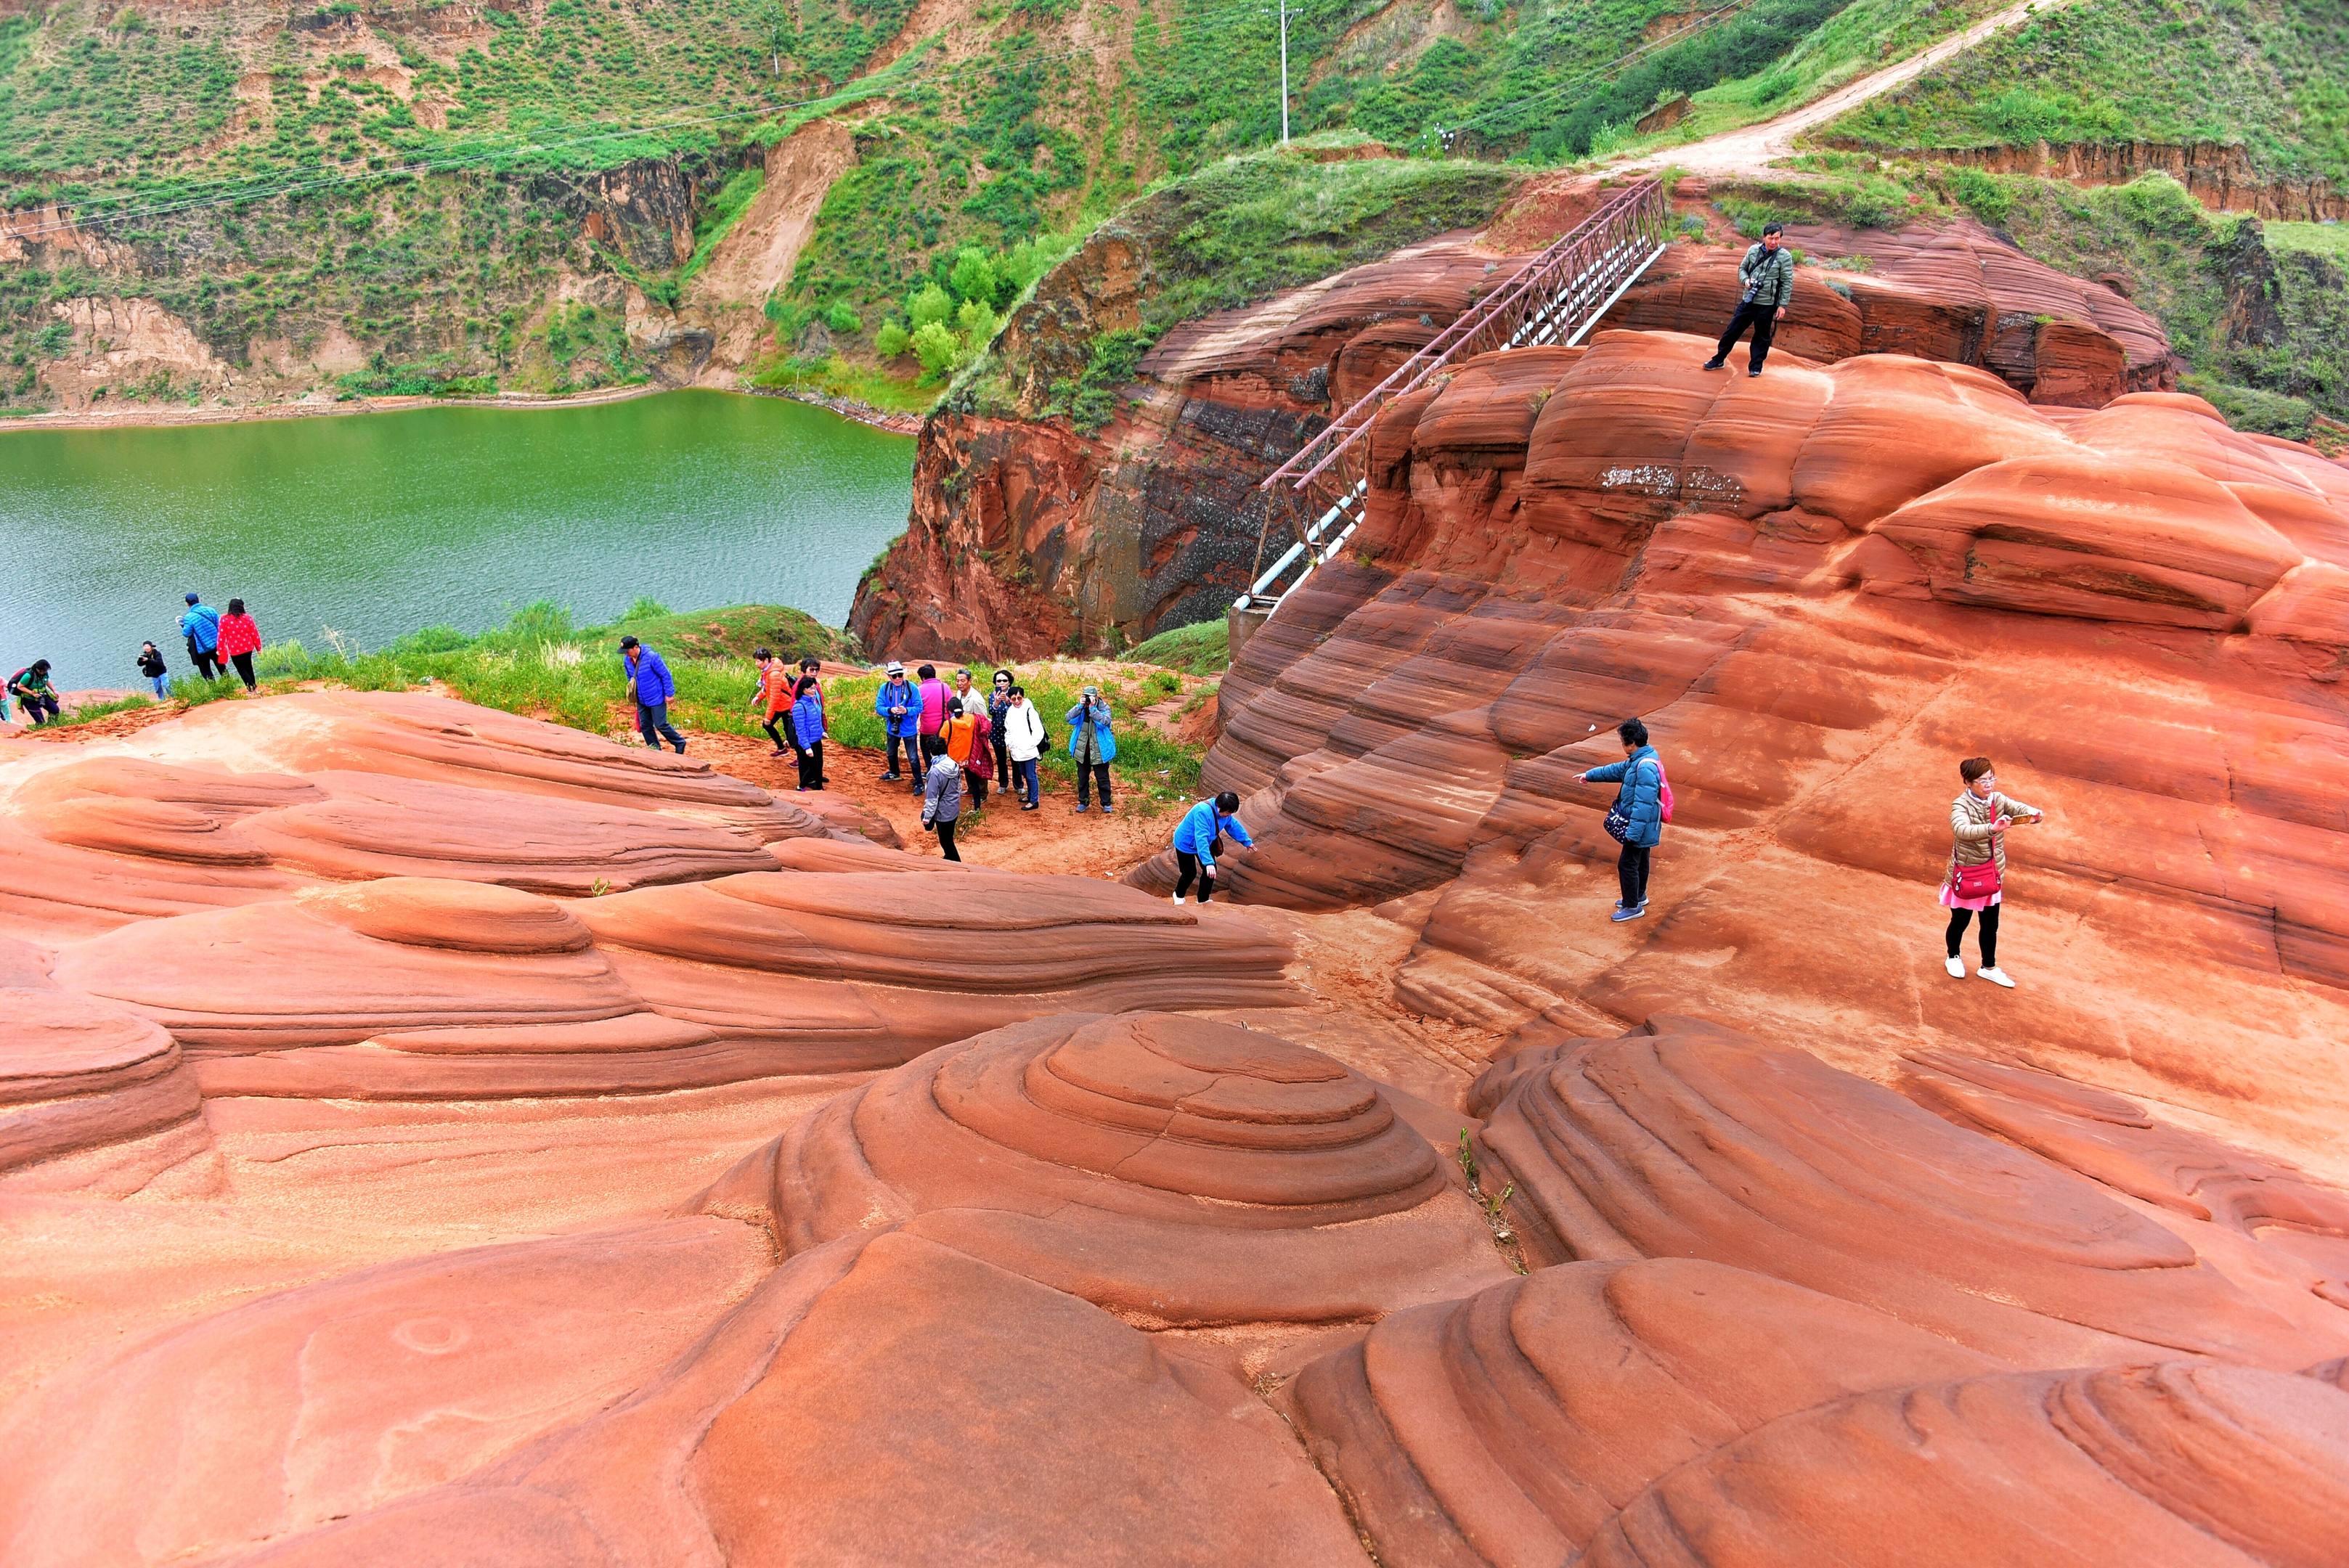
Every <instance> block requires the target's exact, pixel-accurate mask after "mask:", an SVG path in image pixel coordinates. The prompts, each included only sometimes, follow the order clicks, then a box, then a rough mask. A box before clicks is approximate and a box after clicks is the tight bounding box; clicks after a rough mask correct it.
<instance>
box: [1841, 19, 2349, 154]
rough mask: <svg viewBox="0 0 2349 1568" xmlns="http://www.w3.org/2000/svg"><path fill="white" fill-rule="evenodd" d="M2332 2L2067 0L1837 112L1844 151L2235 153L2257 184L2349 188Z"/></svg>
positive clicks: (2344, 49)
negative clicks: (2197, 147) (2174, 148)
mask: <svg viewBox="0 0 2349 1568" xmlns="http://www.w3.org/2000/svg"><path fill="white" fill-rule="evenodd" d="M2344 60H2349V6H2344V5H2342V4H2341V3H2340V0H2220V3H2219V4H2203V3H2200V0H2080V3H2079V4H2076V5H2070V6H2067V7H2065V8H2064V9H2062V10H2059V11H2053V12H2050V13H2049V14H2047V15H2044V16H2041V17H2039V18H2037V19H2036V20H2034V21H2033V22H2032V23H2030V24H2029V25H2027V26H2023V27H2019V28H2015V29H2013V30H2012V31H2010V32H2008V33H2005V34H2003V35H2002V36H1999V37H1997V38H1994V39H1992V40H1990V41H1988V42H1986V43H1985V44H1983V45H1982V46H1980V47H1978V48H1974V49H1971V50H1969V51H1967V52H1965V53H1964V54H1961V55H1959V56H1957V57H1954V58H1952V59H1951V60H1948V61H1946V62H1944V63H1942V64H1941V65H1940V66H1937V67H1934V68H1933V69H1932V70H1930V71H1928V72H1926V73H1925V74H1924V75H1923V76H1920V77H1918V78H1917V80H1915V81H1914V82H1911V83H1909V85H1908V86H1906V87H1904V88H1899V90H1897V91H1895V92H1892V93H1890V94H1888V95H1886V96H1885V97H1883V98H1878V99H1876V100H1874V101H1873V102H1870V103H1867V104H1863V105H1861V106H1860V107H1858V108H1855V109H1853V110H1851V111H1850V112H1849V113H1847V114H1846V115H1843V116H1842V117H1840V118H1839V119H1837V120H1836V121H1834V122H1833V123H1832V124H1831V125H1830V126H1829V127H1827V129H1826V132H1825V134H1826V136H1827V137H1828V138H1830V139H1836V140H1838V141H1841V142H1847V143H1849V144H1851V145H1855V146H1868V147H1880V148H1893V149H1898V148H1975V147H1997V146H2029V145H2030V144H2032V143H2033V142H2034V141H2038V140H2043V139H2044V140H2046V141H2050V142H2059V143H2061V142H2104V141H2128V140H2137V141H2152V142H2168V143H2184V142H2217V143H2222V144H2226V145H2233V146H2240V147H2241V148H2242V149H2243V150H2244V151H2245V153H2246V154H2247V155H2248V156H2249V158H2250V160H2251V163H2252V165H2253V167H2254V168H2256V169H2258V170H2261V171H2262V172H2263V173H2266V174H2268V175H2269V176H2271V177H2294V178H2302V179H2305V178H2307V177H2309V176H2312V175H2321V176H2323V177H2326V178H2329V179H2331V180H2333V181H2337V182H2340V183H2343V184H2344V185H2349V70H2344V65H2343V62H2344Z"/></svg>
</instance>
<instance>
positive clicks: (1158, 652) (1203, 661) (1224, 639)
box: [1126, 621, 1232, 676]
mask: <svg viewBox="0 0 2349 1568" xmlns="http://www.w3.org/2000/svg"><path fill="white" fill-rule="evenodd" d="M1126 657H1127V658H1129V659H1131V660H1133V662H1134V663H1136V664H1142V665H1164V667H1165V668H1167V669H1170V670H1181V671H1182V672H1183V673H1184V674H1185V675H1193V676H1219V675H1221V674H1223V673H1224V670H1225V668H1226V666H1228V665H1230V664H1231V662H1232V650H1231V628H1230V626H1229V624H1227V623H1226V622H1223V621H1201V622H1198V623H1196V624H1193V625H1188V626H1177V627H1175V628H1174V630H1173V631H1171V632H1161V633H1159V634H1157V635H1156V636H1154V637H1153V638H1151V639H1150V640H1149V641H1148V642H1145V643H1141V644H1138V645H1135V647H1134V650H1133V652H1132V653H1130V654H1128V655H1126Z"/></svg>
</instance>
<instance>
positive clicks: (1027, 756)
mask: <svg viewBox="0 0 2349 1568" xmlns="http://www.w3.org/2000/svg"><path fill="white" fill-rule="evenodd" d="M1003 749H1004V750H1005V751H1006V752H1007V753H1009V756H1010V758H1011V778H1010V779H1006V780H1004V782H1005V783H1007V784H1009V783H1010V782H1012V781H1013V780H1015V779H1016V780H1017V781H1018V783H1019V809H1020V810H1023V811H1032V810H1035V809H1036V758H1038V757H1040V756H1041V755H1042V754H1043V750H1044V717H1043V715H1041V714H1040V713H1038V712H1037V711H1036V705H1035V704H1034V703H1032V702H1030V701H1029V700H1028V692H1027V689H1026V688H1025V687H1023V686H1013V687H1012V688H1011V696H1010V699H1009V701H1007V702H1006V703H1005V704H1004V705H1003Z"/></svg>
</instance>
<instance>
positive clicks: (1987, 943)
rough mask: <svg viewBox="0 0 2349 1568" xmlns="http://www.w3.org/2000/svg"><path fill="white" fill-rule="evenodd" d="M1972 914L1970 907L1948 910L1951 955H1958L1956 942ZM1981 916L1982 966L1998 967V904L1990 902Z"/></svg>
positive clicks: (1964, 932) (1963, 932) (1963, 933)
mask: <svg viewBox="0 0 2349 1568" xmlns="http://www.w3.org/2000/svg"><path fill="white" fill-rule="evenodd" d="M1973 915H1974V912H1973V911H1972V910H1970V909H1953V910H1951V911H1950V933H1949V935H1950V956H1951V957H1952V958H1955V957H1956V956H1957V955H1958V942H1959V940H1960V939H1961V937H1963V936H1964V935H1965V934H1966V922H1968V921H1970V920H1971V919H1972V918H1973ZM1981 940H1982V967H1983V968H1985V969H1995V968H1997V967H1998V905H1996V904H1992V905H1991V906H1990V907H1989V908H1988V909H1986V910H1983V911H1982V938H1981Z"/></svg>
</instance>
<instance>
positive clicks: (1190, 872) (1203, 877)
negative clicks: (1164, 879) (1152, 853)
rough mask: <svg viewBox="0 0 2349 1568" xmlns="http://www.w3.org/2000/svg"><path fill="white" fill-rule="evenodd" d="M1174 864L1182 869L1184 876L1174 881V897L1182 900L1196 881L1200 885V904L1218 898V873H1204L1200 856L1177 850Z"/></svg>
mask: <svg viewBox="0 0 2349 1568" xmlns="http://www.w3.org/2000/svg"><path fill="white" fill-rule="evenodd" d="M1174 864H1175V865H1176V866H1177V867H1178V868H1180V870H1181V872H1182V874H1181V875H1180V876H1178V877H1176V878H1175V879H1174V896H1175V897H1176V898H1181V897H1182V896H1183V895H1184V894H1185V893H1186V892H1190V891H1191V883H1192V882H1193V881H1194V880H1196V881H1197V882H1198V884H1199V902H1200V903H1206V902H1207V901H1208V900H1209V899H1212V898H1214V897H1215V896H1216V873H1215V872H1206V871H1202V870H1201V869H1200V866H1199V857H1198V856H1196V855H1195V854H1193V853H1192V852H1191V851H1188V850H1177V851H1174Z"/></svg>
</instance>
